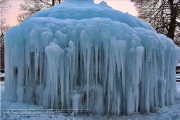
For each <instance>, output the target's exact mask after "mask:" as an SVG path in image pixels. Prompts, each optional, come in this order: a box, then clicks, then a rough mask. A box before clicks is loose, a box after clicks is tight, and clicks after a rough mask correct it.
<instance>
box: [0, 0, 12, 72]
mask: <svg viewBox="0 0 180 120" xmlns="http://www.w3.org/2000/svg"><path fill="white" fill-rule="evenodd" d="M9 7H10V6H9V5H8V0H0V8H1V9H0V14H1V15H0V16H1V21H0V30H1V31H0V72H4V35H5V32H6V30H7V29H8V28H9V27H10V26H9V25H6V19H5V17H4V16H3V15H4V13H6V10H7V9H8V8H9Z"/></svg>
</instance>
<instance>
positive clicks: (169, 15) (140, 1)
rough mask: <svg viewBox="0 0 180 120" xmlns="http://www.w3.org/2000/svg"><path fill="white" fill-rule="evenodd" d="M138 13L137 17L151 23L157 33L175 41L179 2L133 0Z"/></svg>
mask: <svg viewBox="0 0 180 120" xmlns="http://www.w3.org/2000/svg"><path fill="white" fill-rule="evenodd" d="M133 1H134V2H135V6H136V8H137V10H138V12H139V15H138V17H139V18H141V19H143V20H144V21H147V22H149V23H151V25H152V26H153V27H154V28H155V29H156V31H157V32H158V33H162V34H165V35H166V36H167V37H169V38H171V39H172V40H174V41H175V39H177V37H178V35H179V34H178V33H176V32H179V28H178V26H180V21H178V20H180V1H179V0H133Z"/></svg>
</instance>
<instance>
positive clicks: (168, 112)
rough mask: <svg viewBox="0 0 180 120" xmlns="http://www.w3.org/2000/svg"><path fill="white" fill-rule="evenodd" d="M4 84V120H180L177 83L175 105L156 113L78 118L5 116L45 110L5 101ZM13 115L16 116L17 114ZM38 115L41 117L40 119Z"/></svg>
mask: <svg viewBox="0 0 180 120" xmlns="http://www.w3.org/2000/svg"><path fill="white" fill-rule="evenodd" d="M4 83H5V82H4V81H1V82H0V92H1V96H2V97H1V96H0V98H1V99H0V100H1V118H2V120H37V119H38V120H145V119H146V120H180V82H177V83H176V87H177V97H176V99H175V104H174V105H172V106H168V107H164V108H157V109H156V110H154V113H148V114H132V115H130V116H94V115H91V114H89V115H79V116H76V117H73V115H72V114H67V113H66V114H62V113H51V112H47V113H46V114H44V112H35V111H34V112H31V114H30V113H29V112H23V114H22V113H21V114H20V115H21V116H20V115H18V114H17V113H18V112H16V115H17V116H13V115H12V116H5V115H4V114H5V111H4V110H12V109H19V110H30V109H31V110H40V109H43V107H41V106H36V105H30V104H22V103H12V102H8V100H7V99H5V93H4ZM8 112H10V111H8ZM21 112H22V111H21ZM8 114H9V113H8ZM13 114H15V112H14V113H13ZM25 114H29V115H31V116H22V115H25ZM40 114H41V115H40ZM36 115H40V117H39V116H36ZM42 115H44V116H42Z"/></svg>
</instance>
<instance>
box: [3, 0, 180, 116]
mask: <svg viewBox="0 0 180 120" xmlns="http://www.w3.org/2000/svg"><path fill="white" fill-rule="evenodd" d="M87 1H88V2H87ZM87 1H86V2H82V1H79V2H77V0H76V1H75V0H66V1H65V2H63V3H61V4H60V5H57V6H54V7H52V8H49V9H44V10H41V11H39V12H37V13H36V14H35V15H33V16H32V17H31V18H29V19H28V20H26V21H24V22H23V23H22V24H20V25H19V26H16V27H12V28H11V29H9V30H8V32H7V33H6V36H5V60H6V63H5V66H6V68H5V72H6V78H5V79H6V80H5V81H6V83H5V86H6V87H5V89H6V93H7V96H8V98H9V99H10V100H11V101H13V102H24V103H30V104H36V105H42V106H44V107H45V108H53V109H90V110H91V112H92V113H94V114H109V115H120V114H131V113H134V112H150V111H151V110H153V109H154V108H155V107H163V106H165V105H170V104H173V103H174V95H175V89H176V86H175V84H176V83H175V67H176V64H177V58H178V57H179V53H180V49H179V48H178V47H177V46H176V45H174V43H173V41H172V40H171V39H169V38H167V37H166V36H164V35H161V34H157V33H156V31H155V30H154V29H153V28H152V27H151V26H150V24H148V23H145V22H143V21H141V20H140V19H138V18H136V17H134V16H131V15H129V14H126V13H122V12H120V11H117V10H113V9H112V8H111V7H109V6H107V4H105V3H104V2H101V3H100V4H94V3H93V1H92V0H87Z"/></svg>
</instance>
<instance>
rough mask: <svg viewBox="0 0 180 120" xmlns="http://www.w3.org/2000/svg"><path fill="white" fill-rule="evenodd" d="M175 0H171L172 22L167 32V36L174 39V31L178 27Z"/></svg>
mask: <svg viewBox="0 0 180 120" xmlns="http://www.w3.org/2000/svg"><path fill="white" fill-rule="evenodd" d="M173 1H174V0H169V5H170V11H171V18H170V23H169V29H168V33H167V37H169V38H171V39H172V40H174V31H175V29H176V14H177V11H176V8H175V6H174V5H173Z"/></svg>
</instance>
